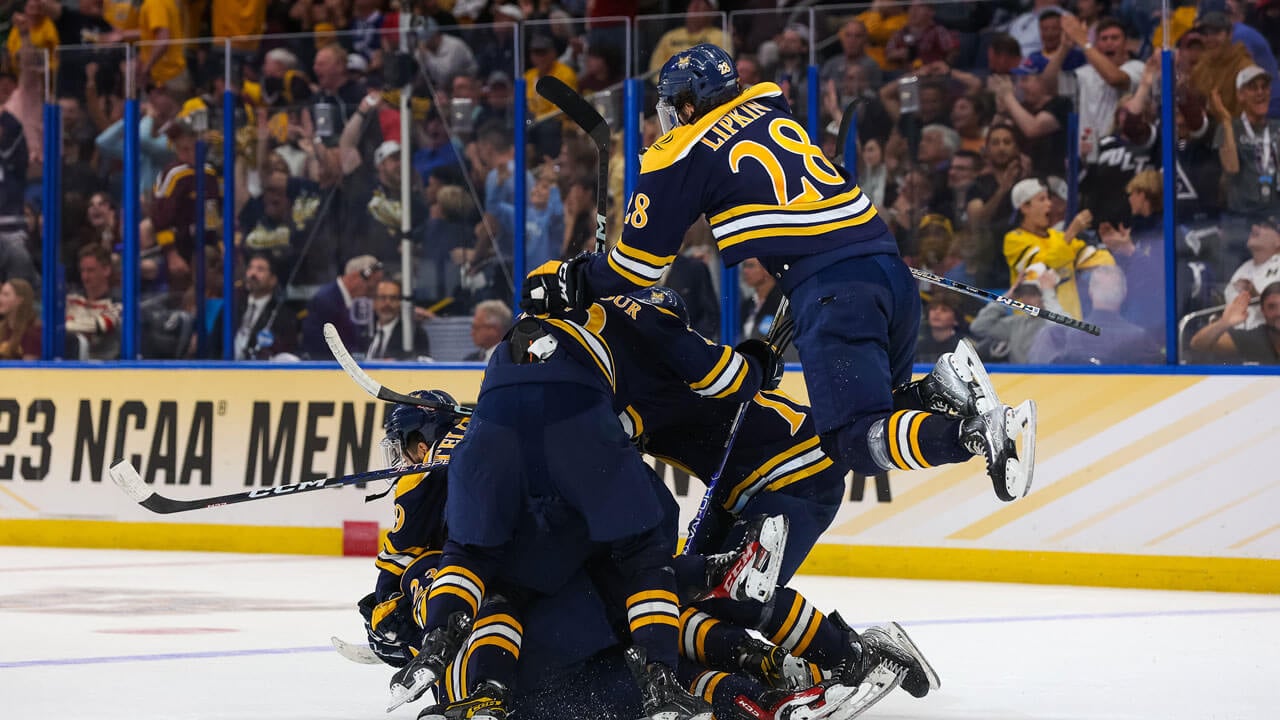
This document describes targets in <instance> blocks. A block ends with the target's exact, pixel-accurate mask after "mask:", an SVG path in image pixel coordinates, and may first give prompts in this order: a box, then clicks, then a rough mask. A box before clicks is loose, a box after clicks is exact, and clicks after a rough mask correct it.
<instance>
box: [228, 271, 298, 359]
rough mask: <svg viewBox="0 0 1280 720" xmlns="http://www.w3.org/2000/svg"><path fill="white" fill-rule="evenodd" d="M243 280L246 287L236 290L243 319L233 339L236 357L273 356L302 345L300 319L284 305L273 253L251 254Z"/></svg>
mask: <svg viewBox="0 0 1280 720" xmlns="http://www.w3.org/2000/svg"><path fill="white" fill-rule="evenodd" d="M242 284H243V289H242V290H239V291H237V293H236V304H235V307H236V310H237V311H238V312H239V313H240V319H239V320H238V322H237V325H236V334H235V338H234V340H233V343H234V349H235V359H236V360H270V359H272V358H273V357H275V356H277V355H280V354H282V353H290V354H292V353H294V352H295V351H296V350H297V345H298V319H297V316H296V315H295V313H294V312H293V311H292V310H290V309H288V308H287V307H285V305H284V293H283V289H282V288H281V287H280V273H279V271H278V270H277V265H276V263H275V262H274V261H273V260H272V258H271V255H270V254H268V253H265V252H253V253H251V254H250V255H249V260H248V262H246V263H245V268H244V281H243V283H242ZM240 308H244V309H243V310H240Z"/></svg>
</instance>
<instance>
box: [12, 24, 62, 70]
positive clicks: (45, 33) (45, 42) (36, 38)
mask: <svg viewBox="0 0 1280 720" xmlns="http://www.w3.org/2000/svg"><path fill="white" fill-rule="evenodd" d="M31 46H32V47H34V48H36V49H37V50H47V51H49V54H48V58H49V68H50V69H51V70H57V69H58V54H57V53H56V52H54V51H53V50H54V48H56V47H58V30H57V28H55V27H54V26H53V21H52V20H50V19H49V18H40V22H38V23H36V24H34V25H32V26H31ZM7 47H8V50H9V59H10V60H11V61H12V62H13V67H14V68H15V69H18V68H21V67H22V63H20V62H19V61H18V52H19V51H21V50H22V34H21V33H19V32H18V28H16V27H15V28H12V29H10V30H9V42H8V43H7Z"/></svg>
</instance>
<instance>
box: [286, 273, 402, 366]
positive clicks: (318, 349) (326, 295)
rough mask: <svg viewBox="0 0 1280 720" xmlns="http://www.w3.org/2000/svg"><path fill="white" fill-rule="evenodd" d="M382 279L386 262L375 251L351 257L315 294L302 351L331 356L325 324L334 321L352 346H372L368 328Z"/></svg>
mask: <svg viewBox="0 0 1280 720" xmlns="http://www.w3.org/2000/svg"><path fill="white" fill-rule="evenodd" d="M380 280H382V263H380V262H378V258H376V257H374V256H372V255H360V256H357V257H354V258H352V259H350V260H348V261H347V264H346V267H345V268H343V273H342V275H341V276H340V277H339V278H338V279H336V280H334V281H333V282H331V283H329V284H328V285H325V286H324V287H322V288H320V289H319V290H317V291H316V294H315V295H313V296H311V301H310V302H308V303H307V316H306V318H304V319H303V321H302V352H303V354H304V355H305V356H306V357H308V358H310V359H312V360H330V359H332V358H333V354H332V353H331V352H329V346H328V345H327V344H326V343H325V341H324V324H325V323H333V325H334V327H336V328H337V329H338V337H340V338H342V344H343V345H346V346H347V349H348V350H351V349H355V350H356V351H361V350H364V349H365V348H367V347H369V336H368V329H369V326H370V325H371V324H372V323H373V302H372V300H371V298H372V296H373V290H374V288H376V287H377V286H378V282H379V281H380Z"/></svg>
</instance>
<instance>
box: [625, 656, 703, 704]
mask: <svg viewBox="0 0 1280 720" xmlns="http://www.w3.org/2000/svg"><path fill="white" fill-rule="evenodd" d="M626 658H627V667H628V668H630V670H631V676H632V677H633V678H635V681H636V684H637V685H639V686H640V698H641V700H642V703H643V707H644V717H642V718H640V720H711V706H710V705H709V704H707V702H706V701H704V700H703V699H702V698H700V697H696V696H694V695H691V694H689V692H688V691H687V690H685V689H684V688H683V687H681V686H680V683H679V682H677V681H676V674H675V672H674V671H673V670H672V669H671V668H669V667H667V666H666V665H664V664H663V663H652V664H649V663H646V662H645V655H644V650H641V649H640V648H638V647H636V646H634V645H633V646H631V647H629V648H627V652H626Z"/></svg>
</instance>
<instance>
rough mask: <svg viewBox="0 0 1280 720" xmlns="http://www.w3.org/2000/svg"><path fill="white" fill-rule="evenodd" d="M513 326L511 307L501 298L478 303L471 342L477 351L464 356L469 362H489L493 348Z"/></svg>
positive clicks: (472, 323)
mask: <svg viewBox="0 0 1280 720" xmlns="http://www.w3.org/2000/svg"><path fill="white" fill-rule="evenodd" d="M509 327H511V308H509V307H507V304H506V303H504V302H502V301H501V300H485V301H484V302H481V303H478V304H476V312H475V315H473V316H472V317H471V342H473V343H475V344H476V351H475V352H473V353H471V354H470V355H468V356H466V357H465V358H463V359H464V360H466V361H467V362H485V363H487V362H489V356H490V355H492V354H493V349H494V348H495V347H497V346H498V343H500V342H502V336H503V335H506V334H507V328H509Z"/></svg>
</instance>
